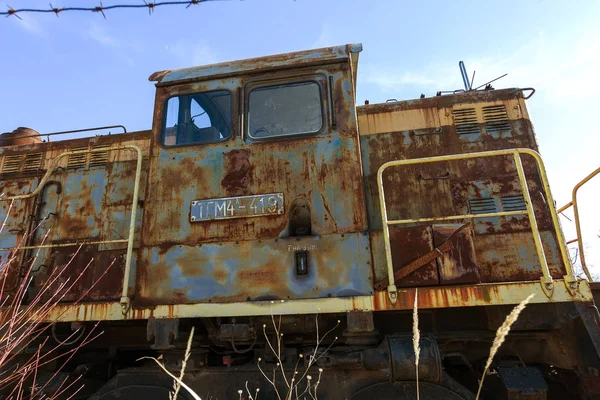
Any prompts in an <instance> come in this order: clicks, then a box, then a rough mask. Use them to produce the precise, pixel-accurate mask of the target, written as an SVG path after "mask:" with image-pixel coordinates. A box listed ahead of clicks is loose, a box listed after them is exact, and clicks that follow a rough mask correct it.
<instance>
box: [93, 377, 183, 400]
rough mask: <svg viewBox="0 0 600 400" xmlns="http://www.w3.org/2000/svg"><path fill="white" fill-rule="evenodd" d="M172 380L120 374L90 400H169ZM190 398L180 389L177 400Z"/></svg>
mask: <svg viewBox="0 0 600 400" xmlns="http://www.w3.org/2000/svg"><path fill="white" fill-rule="evenodd" d="M172 389H173V380H171V379H170V378H169V377H165V376H163V375H162V374H160V373H156V374H152V373H148V374H143V373H142V374H138V373H120V374H118V375H117V376H115V377H114V378H113V379H111V380H110V381H109V382H108V383H107V384H106V385H104V386H103V387H102V388H101V389H100V390H99V391H98V392H96V393H95V394H94V395H93V396H92V397H90V400H117V399H119V400H123V399H142V400H169V392H170V391H171V390H172ZM190 399H192V398H191V396H189V394H188V393H187V392H186V390H185V389H183V388H181V389H180V390H179V394H178V395H177V400H190Z"/></svg>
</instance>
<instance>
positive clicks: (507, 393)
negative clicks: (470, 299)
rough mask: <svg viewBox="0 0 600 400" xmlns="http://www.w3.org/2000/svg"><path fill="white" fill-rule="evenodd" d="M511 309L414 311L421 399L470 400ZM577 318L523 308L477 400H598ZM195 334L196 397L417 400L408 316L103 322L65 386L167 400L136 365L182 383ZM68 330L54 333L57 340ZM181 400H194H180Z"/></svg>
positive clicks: (558, 308)
mask: <svg viewBox="0 0 600 400" xmlns="http://www.w3.org/2000/svg"><path fill="white" fill-rule="evenodd" d="M511 308H512V307H510V306H490V307H471V308H456V309H440V310H419V331H420V334H421V342H420V347H421V352H420V357H419V365H420V366H419V389H420V395H421V396H423V398H440V399H474V398H475V393H476V392H477V387H478V384H479V379H480V378H481V375H482V372H483V368H484V365H485V362H486V360H487V357H488V355H489V351H490V347H491V345H492V342H493V340H494V337H495V331H496V329H497V328H498V327H499V326H500V324H501V323H502V321H503V320H504V317H505V316H506V315H507V314H508V313H509V312H510V309H511ZM581 313H585V305H579V306H576V305H575V304H572V303H563V304H534V305H530V306H529V307H528V308H527V309H526V310H525V311H524V312H523V314H522V317H521V318H520V320H519V321H517V322H516V323H515V325H514V326H513V329H512V331H511V333H510V335H509V336H508V337H507V338H506V340H505V342H504V344H503V345H502V347H501V348H500V351H499V352H498V354H497V355H496V357H495V359H494V362H493V363H492V368H491V371H490V372H489V373H488V375H487V376H486V385H485V388H486V390H485V391H484V392H483V393H482V397H481V398H486V399H487V398H490V399H509V398H510V399H520V398H536V399H538V398H539V399H543V398H547V399H569V398H586V397H584V396H589V397H587V398H594V397H593V393H594V390H595V388H594V387H593V386H591V385H593V384H592V383H591V382H592V380H589V379H588V378H593V374H594V372H595V371H598V367H599V366H598V365H596V364H595V361H593V359H592V358H591V357H590V360H587V359H584V358H585V356H586V354H593V353H594V352H595V348H594V345H597V344H594V343H592V341H591V339H589V338H590V336H592V335H590V332H586V330H589V329H594V326H595V329H598V326H597V325H594V324H591V325H590V324H589V323H586V318H585V317H582V314H581ZM88 326H90V327H91V325H88ZM192 327H194V330H195V333H194V336H193V340H192V342H191V346H190V347H189V350H190V353H189V355H188V358H187V361H186V368H185V378H184V381H185V382H186V384H188V385H189V386H190V387H191V388H193V389H194V390H195V391H196V392H197V394H199V395H200V396H201V397H202V398H212V399H238V398H239V397H240V394H239V393H238V391H239V390H242V394H241V396H242V397H243V398H246V399H248V398H249V395H251V396H254V397H256V394H257V389H259V392H258V393H260V394H259V397H260V398H263V399H277V398H278V396H280V397H281V398H284V397H286V395H287V394H288V391H289V386H290V382H291V378H292V377H295V384H291V385H292V386H294V385H296V389H295V390H293V392H294V393H292V397H291V398H304V397H305V396H306V398H310V396H309V394H310V395H312V396H317V397H320V398H323V399H367V398H372V397H373V396H377V397H378V398H383V399H387V398H390V399H392V398H394V399H404V398H407V399H411V398H416V397H415V396H416V382H415V380H416V377H415V364H414V360H415V359H414V351H413V343H412V312H411V311H398V312H395V311H388V312H377V313H371V312H350V313H347V314H321V315H293V316H281V317H279V316H262V317H238V318H203V319H162V320H150V321H149V322H148V323H145V321H137V322H136V321H130V322H105V323H102V324H101V325H100V326H99V327H98V328H97V329H99V330H102V331H103V332H104V334H103V335H102V336H100V337H99V338H98V339H96V340H95V341H94V342H92V343H90V344H89V345H87V346H86V347H85V348H83V349H81V350H79V351H78V352H77V353H76V354H75V356H74V357H73V358H72V359H71V361H70V362H69V368H66V369H64V370H63V372H62V375H63V376H65V377H67V376H71V378H74V377H76V376H81V378H79V379H80V380H81V381H82V382H84V383H86V386H85V387H84V390H83V391H82V392H80V393H79V395H80V396H82V397H81V398H88V396H90V395H92V394H93V393H95V394H94V395H93V396H92V397H91V398H92V399H106V400H107V399H117V398H147V399H152V398H157V399H159V398H163V397H164V396H166V395H167V392H168V391H170V390H171V389H172V385H173V381H172V379H171V378H170V377H169V376H167V374H166V373H165V372H163V371H162V370H161V369H160V368H159V367H158V366H157V365H156V363H155V361H153V360H150V359H147V358H143V357H156V358H158V359H159V360H160V362H162V363H164V365H165V366H166V367H167V368H168V369H169V370H170V371H171V372H172V373H173V374H175V375H178V374H179V371H180V369H181V364H182V361H183V360H184V359H185V358H186V348H187V346H188V339H189V335H190V331H191V328H192ZM69 330H70V327H69V325H68V324H61V325H59V328H58V329H57V332H59V334H62V335H67V334H68V332H69ZM277 337H279V338H280V340H279V341H278V340H277ZM576 338H577V339H576ZM582 338H585V339H582ZM267 340H268V342H267ZM144 342H146V343H148V345H147V346H145V347H140V345H139V344H140V343H144ZM72 346H76V343H75V344H73V345H72ZM107 348H108V349H109V351H108V352H107V351H106V349H107ZM90 360H94V361H92V362H90ZM278 363H281V365H279V364H278ZM309 364H311V365H310V367H309ZM67 371H68V372H67ZM282 371H284V372H285V376H286V378H284V377H283V375H282V373H283V372H282ZM295 372H296V373H295ZM273 376H275V382H274V383H275V384H274V385H273V384H272V383H271V382H273ZM307 377H308V378H307ZM286 379H287V383H286ZM107 381H108V382H107ZM317 382H318V385H317V389H316V394H314V393H315V392H313V390H314V385H315V383H317ZM310 385H312V389H309V390H308V391H307V386H310ZM275 387H277V391H276V390H275ZM48 390H49V391H51V390H52V385H49V386H48ZM277 392H278V393H277ZM295 392H298V393H295ZM302 393H304V395H303V396H298V395H299V394H302ZM161 396H162V397H161ZM180 396H181V398H182V399H187V398H191V397H187V394H185V390H182V391H181V394H180ZM296 396H297V397H296ZM531 396H533V397H531Z"/></svg>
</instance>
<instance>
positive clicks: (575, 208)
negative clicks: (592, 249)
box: [557, 168, 600, 282]
mask: <svg viewBox="0 0 600 400" xmlns="http://www.w3.org/2000/svg"><path fill="white" fill-rule="evenodd" d="M598 174H600V168H598V169H596V170H595V171H594V172H592V173H591V174H589V175H588V176H586V177H585V178H583V179H582V180H581V181H579V183H578V184H577V185H575V187H574V188H573V194H572V196H571V201H570V202H568V203H567V204H565V205H564V206H562V207H561V208H559V209H558V211H557V213H559V214H560V213H562V212H563V211H565V210H567V209H568V208H569V207H573V214H574V215H575V231H576V233H577V238H575V239H573V240H569V241H568V242H567V244H571V243H574V242H577V247H578V248H579V259H580V260H581V268H582V269H583V272H584V273H585V276H586V277H587V278H588V280H589V281H590V282H593V281H594V280H593V279H592V275H591V274H590V270H589V269H588V267H587V265H586V263H585V254H584V251H583V237H582V236H581V223H580V221H579V207H578V206H577V191H578V190H579V189H580V188H581V187H582V186H583V185H585V184H586V183H587V182H589V181H590V180H591V179H592V178H593V177H595V176H596V175H598Z"/></svg>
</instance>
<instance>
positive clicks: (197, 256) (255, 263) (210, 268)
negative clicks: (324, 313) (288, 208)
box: [138, 232, 372, 304]
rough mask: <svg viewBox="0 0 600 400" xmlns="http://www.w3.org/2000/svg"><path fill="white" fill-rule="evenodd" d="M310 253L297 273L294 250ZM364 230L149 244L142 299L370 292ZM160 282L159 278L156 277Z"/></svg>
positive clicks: (241, 298)
mask: <svg viewBox="0 0 600 400" xmlns="http://www.w3.org/2000/svg"><path fill="white" fill-rule="evenodd" d="M305 249H306V251H307V252H308V254H309V256H308V273H307V274H306V275H298V274H297V273H296V265H295V253H296V251H298V250H300V251H303V250H305ZM370 254H371V253H370V249H369V240H368V237H367V234H366V232H363V233H354V234H346V235H325V236H321V237H317V236H314V237H302V238H280V239H271V240H262V241H256V240H255V241H248V242H240V243H238V244H236V243H222V244H218V243H208V244H203V245H202V246H186V245H177V246H172V247H170V248H168V249H167V250H166V251H163V250H161V248H159V247H152V248H146V249H144V250H143V255H142V258H143V259H144V260H145V262H146V263H149V264H150V265H145V266H144V268H145V267H148V269H149V271H150V273H151V274H152V285H144V283H143V282H141V283H142V285H141V287H140V292H139V296H138V300H139V301H140V302H141V303H142V304H143V303H154V302H158V303H159V304H162V303H191V302H233V301H246V300H274V299H282V300H287V299H299V298H318V297H328V296H334V297H336V296H337V297H342V296H357V295H367V294H371V293H372V276H371V269H370V267H369V264H368V263H369V260H370ZM158 279H159V280H160V282H159V281H158Z"/></svg>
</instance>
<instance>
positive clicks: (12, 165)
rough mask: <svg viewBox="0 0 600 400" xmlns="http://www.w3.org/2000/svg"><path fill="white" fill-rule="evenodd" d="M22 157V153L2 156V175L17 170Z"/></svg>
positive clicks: (19, 167)
mask: <svg viewBox="0 0 600 400" xmlns="http://www.w3.org/2000/svg"><path fill="white" fill-rule="evenodd" d="M22 159H23V155H22V154H15V155H11V156H6V157H4V162H3V163H2V174H3V175H12V174H16V173H18V172H19V170H20V169H21V160H22Z"/></svg>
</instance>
